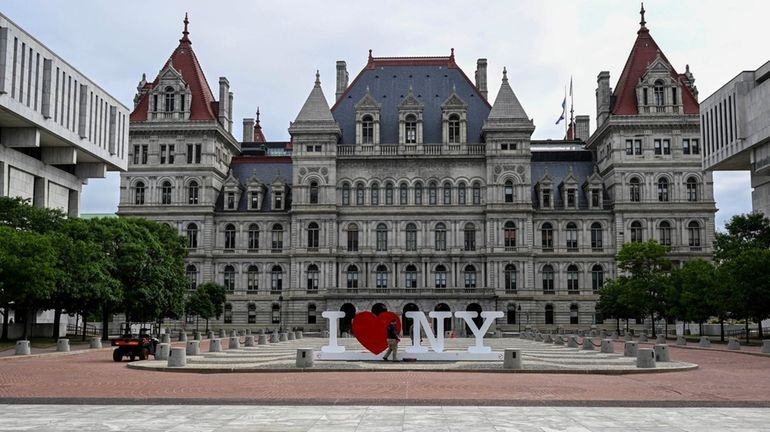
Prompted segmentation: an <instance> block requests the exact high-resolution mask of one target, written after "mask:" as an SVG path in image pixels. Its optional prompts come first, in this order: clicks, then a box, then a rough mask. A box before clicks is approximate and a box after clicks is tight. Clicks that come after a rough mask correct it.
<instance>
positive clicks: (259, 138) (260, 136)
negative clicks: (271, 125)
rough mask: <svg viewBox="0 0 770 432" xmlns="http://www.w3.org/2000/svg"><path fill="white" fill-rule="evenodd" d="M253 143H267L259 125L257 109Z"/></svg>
mask: <svg viewBox="0 0 770 432" xmlns="http://www.w3.org/2000/svg"><path fill="white" fill-rule="evenodd" d="M254 142H258V143H263V142H267V140H266V139H265V134H263V133H262V125H260V124H259V108H257V121H256V123H254Z"/></svg>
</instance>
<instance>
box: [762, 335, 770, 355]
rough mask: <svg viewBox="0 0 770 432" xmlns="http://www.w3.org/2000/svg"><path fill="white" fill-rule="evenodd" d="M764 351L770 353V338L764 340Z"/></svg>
mask: <svg viewBox="0 0 770 432" xmlns="http://www.w3.org/2000/svg"><path fill="white" fill-rule="evenodd" d="M762 352H763V353H766V354H768V353H770V339H765V340H763V341H762Z"/></svg>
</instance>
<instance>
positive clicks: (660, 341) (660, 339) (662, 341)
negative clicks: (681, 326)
mask: <svg viewBox="0 0 770 432" xmlns="http://www.w3.org/2000/svg"><path fill="white" fill-rule="evenodd" d="M655 343H656V344H658V345H663V344H665V343H666V335H662V334H659V335H658V337H657V338H656V339H655Z"/></svg>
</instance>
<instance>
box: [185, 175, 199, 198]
mask: <svg viewBox="0 0 770 432" xmlns="http://www.w3.org/2000/svg"><path fill="white" fill-rule="evenodd" d="M187 203H188V204H198V182H197V181H195V180H193V181H191V182H190V184H189V185H188V186H187Z"/></svg>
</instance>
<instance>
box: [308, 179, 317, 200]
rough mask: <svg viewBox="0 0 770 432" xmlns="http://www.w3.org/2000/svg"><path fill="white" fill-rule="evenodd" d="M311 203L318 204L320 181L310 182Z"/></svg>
mask: <svg viewBox="0 0 770 432" xmlns="http://www.w3.org/2000/svg"><path fill="white" fill-rule="evenodd" d="M310 204H318V183H317V182H310Z"/></svg>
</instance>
